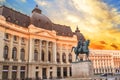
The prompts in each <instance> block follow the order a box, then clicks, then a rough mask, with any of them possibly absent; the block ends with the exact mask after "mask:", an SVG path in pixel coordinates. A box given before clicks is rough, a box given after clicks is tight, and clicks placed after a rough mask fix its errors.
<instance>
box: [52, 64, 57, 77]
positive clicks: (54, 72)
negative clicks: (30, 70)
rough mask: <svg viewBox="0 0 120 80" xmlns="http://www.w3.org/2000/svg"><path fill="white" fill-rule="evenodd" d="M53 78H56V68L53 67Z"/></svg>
mask: <svg viewBox="0 0 120 80" xmlns="http://www.w3.org/2000/svg"><path fill="white" fill-rule="evenodd" d="M52 76H53V78H57V67H56V66H54V67H53V75H52Z"/></svg>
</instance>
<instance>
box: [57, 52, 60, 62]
mask: <svg viewBox="0 0 120 80" xmlns="http://www.w3.org/2000/svg"><path fill="white" fill-rule="evenodd" d="M57 62H58V63H59V62H60V55H59V53H58V52H57Z"/></svg>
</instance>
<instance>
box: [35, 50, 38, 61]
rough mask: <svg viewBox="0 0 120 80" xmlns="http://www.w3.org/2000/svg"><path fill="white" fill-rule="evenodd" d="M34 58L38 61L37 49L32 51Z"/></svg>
mask: <svg viewBox="0 0 120 80" xmlns="http://www.w3.org/2000/svg"><path fill="white" fill-rule="evenodd" d="M34 60H35V61H38V51H37V50H35V51H34Z"/></svg>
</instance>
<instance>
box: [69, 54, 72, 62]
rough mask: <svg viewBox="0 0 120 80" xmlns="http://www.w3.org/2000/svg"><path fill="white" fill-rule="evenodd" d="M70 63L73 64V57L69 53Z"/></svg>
mask: <svg viewBox="0 0 120 80" xmlns="http://www.w3.org/2000/svg"><path fill="white" fill-rule="evenodd" d="M69 62H70V63H71V62H72V55H71V53H69Z"/></svg>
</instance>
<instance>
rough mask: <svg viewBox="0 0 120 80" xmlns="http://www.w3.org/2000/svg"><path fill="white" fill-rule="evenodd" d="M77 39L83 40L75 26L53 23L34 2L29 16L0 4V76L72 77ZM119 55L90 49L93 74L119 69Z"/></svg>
mask: <svg viewBox="0 0 120 80" xmlns="http://www.w3.org/2000/svg"><path fill="white" fill-rule="evenodd" d="M79 39H82V40H83V41H84V40H85V38H84V36H83V35H82V34H81V33H80V30H79V29H78V28H77V29H76V31H75V32H72V31H71V28H70V27H69V26H65V25H59V24H54V23H53V22H52V21H51V20H50V19H49V18H48V17H46V16H45V15H43V14H42V11H41V10H40V9H39V8H38V7H37V6H36V7H35V8H34V9H33V11H32V16H27V15H25V14H22V13H20V12H17V11H15V10H13V9H11V8H8V7H6V6H1V7H0V43H1V46H0V55H1V56H0V80H7V79H9V80H16V79H19V80H24V79H26V78H29V79H38V80H39V79H49V78H65V77H71V76H72V72H71V64H70V63H71V62H74V61H75V54H74V52H71V49H72V47H73V46H76V44H77V41H78V40H79ZM104 53H105V54H104ZM112 53H113V54H112ZM119 58H120V53H119V52H115V53H114V51H113V52H111V51H110V54H109V52H108V53H106V51H103V52H100V51H97V50H91V51H90V59H91V60H92V62H93V65H94V72H95V73H96V74H97V73H105V72H114V71H115V70H116V71H118V70H119V69H118V68H120V66H119V65H120V63H119V62H120V59H119ZM103 60H104V61H103ZM102 62H104V63H102ZM106 69H107V70H106Z"/></svg>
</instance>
